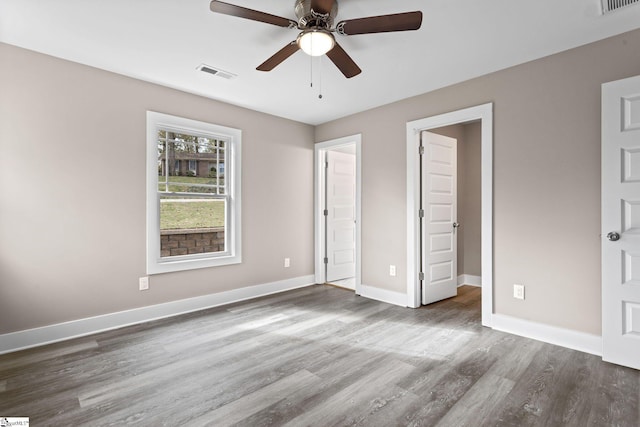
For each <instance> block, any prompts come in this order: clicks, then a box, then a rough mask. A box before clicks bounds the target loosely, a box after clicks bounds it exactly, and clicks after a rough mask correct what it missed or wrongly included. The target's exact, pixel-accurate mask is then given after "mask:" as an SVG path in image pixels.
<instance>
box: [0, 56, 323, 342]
mask: <svg viewBox="0 0 640 427" xmlns="http://www.w3.org/2000/svg"><path fill="white" fill-rule="evenodd" d="M0 60H1V61H2V63H1V65H0V334H2V333H7V332H12V331H18V330H23V329H27V328H33V327H38V326H43V325H48V324H54V323H58V322H64V321H68V320H74V319H79V318H85V317H90V316H96V315H100V314H105V313H110V312H115V311H120V310H125V309H130V308H135V307H141V306H146V305H151V304H157V303H162V302H167V301H172V300H177V299H182V298H188V297H194V296H199V295H205V294H211V293H216V292H221V291H226V290H230V289H235V288H240V287H245V286H250V285H256V284H262V283H268V282H272V281H277V280H283V279H288V278H293V277H300V276H305V275H310V274H313V173H312V171H313V142H314V140H313V127H311V126H308V125H304V124H300V123H296V122H293V121H289V120H284V119H280V118H277V117H273V116H269V115H265V114H262V113H257V112H254V111H250V110H246V109H242V108H238V107H234V106H230V105H227V104H223V103H220V102H215V101H212V100H209V99H205V98H202V97H198V96H194V95H189V94H186V93H183V92H179V91H175V90H172V89H168V88H164V87H160V86H157V85H153V84H150V83H145V82H142V81H139V80H135V79H131V78H127V77H123V76H119V75H116V74H113V73H109V72H105V71H101V70H97V69H94V68H90V67H86V66H83V65H79V64H75V63H71V62H66V61H63V60H59V59H55V58H52V57H48V56H44V55H41V54H37V53H34V52H30V51H27V50H23V49H20V48H17V47H13V46H9V45H6V44H0ZM147 110H153V111H158V112H163V113H168V114H174V115H178V116H183V117H188V118H192V119H196V120H202V121H206V122H212V123H216V124H220V125H224V126H230V127H235V128H239V129H242V131H243V153H242V156H243V157H242V161H243V165H242V166H243V176H242V187H243V188H242V190H243V204H242V213H243V218H242V219H243V224H242V225H243V227H242V228H243V234H242V239H243V245H242V247H243V262H242V264H240V265H233V266H226V267H218V268H212V269H202V270H194V271H189V272H180V273H170V274H162V275H156V276H152V277H151V281H150V283H151V289H150V290H149V291H146V292H140V291H138V290H137V289H138V277H140V276H144V275H145V250H146V249H145V247H146V238H145V222H146V203H145V188H146V187H145V144H146V142H145V123H146V117H145V115H146V111H147ZM284 257H290V258H291V268H288V269H284V268H283V258H284Z"/></svg>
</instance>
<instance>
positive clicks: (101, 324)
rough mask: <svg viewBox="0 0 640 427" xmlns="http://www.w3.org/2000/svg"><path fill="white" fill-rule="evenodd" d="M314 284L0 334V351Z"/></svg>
mask: <svg viewBox="0 0 640 427" xmlns="http://www.w3.org/2000/svg"><path fill="white" fill-rule="evenodd" d="M313 284H315V278H314V276H313V275H309V276H302V277H295V278H293V279H286V280H280V281H277V282H271V283H265V284H261V285H255V286H248V287H245V288H239V289H233V290H231V291H225V292H219V293H216V294H209V295H203V296H199V297H194V298H187V299H182V300H178V301H171V302H166V303H163V304H156V305H151V306H147V307H140V308H134V309H132V310H126V311H119V312H116V313H109V314H104V315H101V316H95V317H89V318H85V319H79V320H73V321H70V322H64V323H58V324H55V325H49V326H43V327H40V328H34V329H27V330H24V331H18V332H11V333H8V334H4V335H0V354H4V353H10V352H13V351H18V350H23V349H26V348H31V347H37V346H41V345H45V344H51V343H54V342H58V341H64V340H68V339H71V338H77V337H82V336H85V335H91V334H95V333H97V332H103V331H108V330H111V329H117V328H122V327H124V326H130V325H135V324H138V323H144V322H148V321H151V320H158V319H163V318H166V317H172V316H177V315H180V314H185V313H190V312H193V311H198V310H204V309H207V308H211V307H217V306H220V305H224V304H230V303H233V302H238V301H243V300H247V299H251V298H257V297H261V296H265V295H270V294H275V293H278V292H284V291H288V290H291V289H297V288H302V287H305V286H309V285H313Z"/></svg>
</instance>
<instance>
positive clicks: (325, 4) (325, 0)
mask: <svg viewBox="0 0 640 427" xmlns="http://www.w3.org/2000/svg"><path fill="white" fill-rule="evenodd" d="M335 2H336V1H335V0H311V9H313V10H314V11H315V12H317V13H323V14H326V13H331V9H333V4H334V3H335Z"/></svg>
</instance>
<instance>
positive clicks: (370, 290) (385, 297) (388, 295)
mask: <svg viewBox="0 0 640 427" xmlns="http://www.w3.org/2000/svg"><path fill="white" fill-rule="evenodd" d="M357 288H358V289H357V293H358V295H360V296H363V297H365V298H371V299H374V300H376V301H382V302H386V303H388V304H393V305H399V306H400V307H406V306H407V294H405V293H401V292H395V291H388V290H386V289H380V288H375V287H373V286H367V285H360V286H358V287H357Z"/></svg>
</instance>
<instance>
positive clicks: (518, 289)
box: [513, 283, 524, 299]
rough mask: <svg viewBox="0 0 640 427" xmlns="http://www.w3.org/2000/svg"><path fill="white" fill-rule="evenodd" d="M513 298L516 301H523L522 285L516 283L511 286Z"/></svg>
mask: <svg viewBox="0 0 640 427" xmlns="http://www.w3.org/2000/svg"><path fill="white" fill-rule="evenodd" d="M513 297H514V298H517V299H524V285H519V284H517V283H514V284H513Z"/></svg>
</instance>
